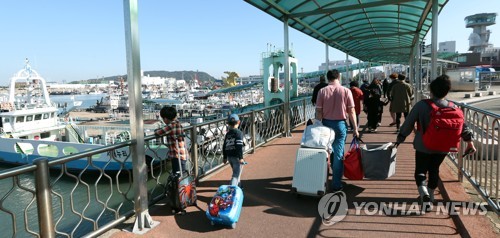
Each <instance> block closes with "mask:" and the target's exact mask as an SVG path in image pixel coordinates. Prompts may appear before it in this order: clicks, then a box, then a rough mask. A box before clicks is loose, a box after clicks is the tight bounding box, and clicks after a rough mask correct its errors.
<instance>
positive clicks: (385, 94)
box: [382, 78, 389, 98]
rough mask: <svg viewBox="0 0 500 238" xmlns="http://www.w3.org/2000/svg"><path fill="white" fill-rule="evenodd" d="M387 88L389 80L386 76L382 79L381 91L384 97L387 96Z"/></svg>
mask: <svg viewBox="0 0 500 238" xmlns="http://www.w3.org/2000/svg"><path fill="white" fill-rule="evenodd" d="M388 89H389V80H387V78H385V79H384V81H382V91H383V93H384V98H387V90H388Z"/></svg>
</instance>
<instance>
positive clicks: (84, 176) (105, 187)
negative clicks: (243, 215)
mask: <svg viewBox="0 0 500 238" xmlns="http://www.w3.org/2000/svg"><path fill="white" fill-rule="evenodd" d="M284 110H285V107H284V104H278V105H274V106H270V107H266V108H261V109H259V110H255V111H251V112H247V113H242V114H240V120H241V124H240V129H241V130H242V132H243V133H244V134H245V139H246V143H245V144H246V146H245V153H253V152H254V151H255V149H256V148H257V147H259V146H262V145H263V144H265V143H267V142H269V141H271V140H272V139H274V138H276V137H279V136H282V135H284V134H285V131H284V129H285V128H284V127H283V125H284V123H283V121H284ZM288 110H290V111H289V112H290V115H291V116H290V120H291V123H290V124H291V127H292V128H293V127H296V126H298V125H300V124H302V123H304V122H305V121H306V120H307V119H309V118H311V117H312V115H313V113H314V108H313V106H312V105H311V103H310V97H307V98H304V99H301V100H297V101H292V102H290V108H288ZM184 130H185V133H186V135H187V138H186V141H187V143H186V144H187V147H188V150H189V151H190V155H191V156H189V159H188V162H187V165H188V169H190V170H191V171H192V173H194V174H195V176H197V177H198V178H200V177H203V176H205V175H207V174H209V173H211V172H212V171H214V170H216V169H217V168H220V167H222V165H223V163H222V151H221V149H222V143H223V139H224V134H225V133H226V130H227V127H226V121H225V118H224V119H218V120H214V121H210V122H205V123H201V124H195V125H192V126H189V127H186V128H184ZM144 139H145V147H146V148H145V150H146V155H147V156H146V157H147V158H146V163H147V168H148V169H147V170H145V171H144V173H147V175H144V176H146V177H147V182H146V184H134V181H135V180H134V178H133V173H132V169H131V168H130V164H131V163H132V156H133V155H131V154H130V153H129V152H126V151H130V148H131V146H132V145H133V144H134V143H135V142H134V141H133V140H132V141H126V142H121V143H117V144H113V145H108V146H102V147H100V148H99V149H96V150H91V151H83V152H80V153H76V154H70V155H67V156H64V157H59V158H38V159H37V160H35V162H34V164H31V165H23V166H18V167H13V168H5V167H4V168H5V169H4V170H1V171H0V187H1V188H2V189H1V190H0V224H2V227H3V228H4V230H3V231H2V237H9V236H10V237H44V238H45V237H55V236H57V237H82V236H88V237H93V236H97V235H100V234H102V233H104V232H106V231H107V230H109V229H111V228H112V227H113V226H115V225H117V224H119V223H122V222H123V221H125V220H126V219H127V218H129V217H131V216H132V215H134V214H137V213H139V212H142V211H134V199H135V197H136V196H140V195H138V194H134V193H135V192H134V191H135V190H134V189H133V187H134V186H145V187H146V188H147V193H148V203H149V204H150V205H151V204H154V203H156V202H157V201H159V200H161V199H163V198H164V197H165V192H166V184H167V178H168V175H169V172H170V171H171V164H170V163H169V161H167V160H166V159H165V158H166V154H165V148H167V146H166V143H165V141H164V140H165V138H156V137H155V136H154V135H151V136H146V137H145V138H144ZM124 151H125V152H124ZM160 151H161V152H160ZM104 155H106V156H107V157H106V158H109V160H107V161H104V162H103V161H102V157H104ZM26 156H30V155H29V154H28V155H26ZM97 161H98V162H99V164H97V163H96V162H97ZM75 164H79V165H80V166H81V169H78V170H74V169H71V168H75ZM133 166H137V165H133ZM107 168H114V169H113V170H109V169H107ZM116 168H119V169H117V170H115V169H116Z"/></svg>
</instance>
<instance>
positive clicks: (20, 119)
mask: <svg viewBox="0 0 500 238" xmlns="http://www.w3.org/2000/svg"><path fill="white" fill-rule="evenodd" d="M16 122H24V116H20V117H16Z"/></svg>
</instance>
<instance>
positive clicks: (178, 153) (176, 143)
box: [172, 134, 189, 178]
mask: <svg viewBox="0 0 500 238" xmlns="http://www.w3.org/2000/svg"><path fill="white" fill-rule="evenodd" d="M184 137H186V135H185V134H180V135H179V136H177V137H176V138H174V140H175V147H176V148H177V160H178V163H179V164H178V165H179V172H180V175H181V178H182V172H183V171H182V163H181V150H180V149H179V140H178V139H179V138H184ZM186 160H187V151H186ZM172 169H173V168H172ZM188 174H189V173H188Z"/></svg>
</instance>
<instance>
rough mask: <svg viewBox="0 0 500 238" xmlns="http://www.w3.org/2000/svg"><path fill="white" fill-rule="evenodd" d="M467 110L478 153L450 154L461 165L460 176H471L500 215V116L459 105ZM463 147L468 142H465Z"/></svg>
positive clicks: (471, 180)
mask: <svg viewBox="0 0 500 238" xmlns="http://www.w3.org/2000/svg"><path fill="white" fill-rule="evenodd" d="M458 105H460V107H461V108H462V110H463V111H464V117H465V123H467V125H468V126H469V127H470V128H471V129H472V131H473V134H474V140H473V141H474V145H475V147H476V149H477V152H476V153H474V154H472V155H468V156H466V157H465V158H464V157H463V150H460V151H459V153H455V154H450V158H451V160H452V161H453V162H454V163H455V165H456V166H457V168H458V179H459V180H460V181H463V178H464V177H465V178H467V179H468V180H469V182H470V183H471V184H472V185H473V186H474V188H475V189H476V190H477V192H478V193H479V195H481V197H482V198H483V199H484V200H485V201H486V202H487V203H488V204H489V206H491V207H492V208H493V210H494V211H495V212H496V213H497V214H500V203H499V174H500V166H499V164H498V163H499V157H500V156H499V154H500V150H499V143H498V142H499V131H498V129H499V126H500V122H499V120H500V115H498V114H494V113H491V112H488V111H485V110H482V109H478V108H475V107H473V106H469V105H466V104H459V103H458ZM462 148H465V143H464V142H462Z"/></svg>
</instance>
